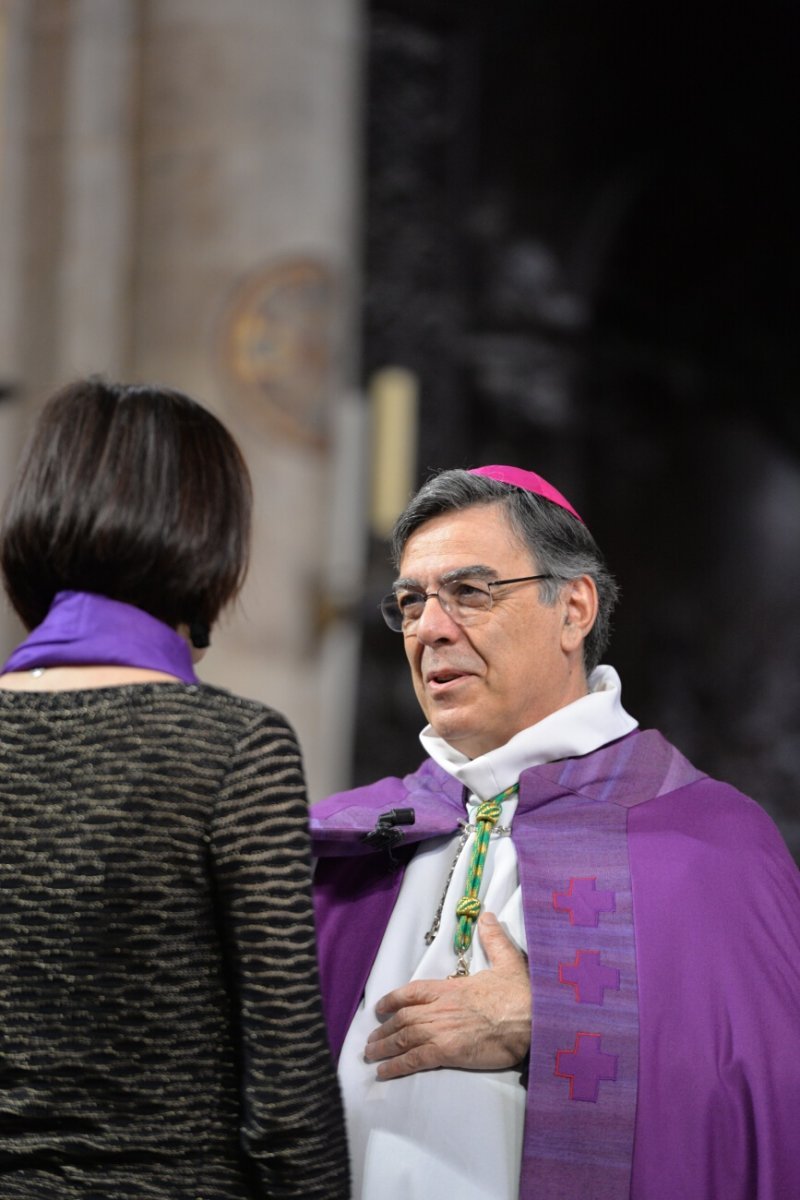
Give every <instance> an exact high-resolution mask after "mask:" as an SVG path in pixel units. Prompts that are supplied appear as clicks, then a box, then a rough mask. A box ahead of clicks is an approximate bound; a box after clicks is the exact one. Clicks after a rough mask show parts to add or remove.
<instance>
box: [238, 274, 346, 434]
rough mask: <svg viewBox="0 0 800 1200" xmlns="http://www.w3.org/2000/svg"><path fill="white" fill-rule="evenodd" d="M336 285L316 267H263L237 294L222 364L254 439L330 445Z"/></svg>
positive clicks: (245, 281) (331, 278)
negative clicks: (261, 435) (264, 436)
mask: <svg viewBox="0 0 800 1200" xmlns="http://www.w3.org/2000/svg"><path fill="white" fill-rule="evenodd" d="M334 292H335V287H334V277H333V272H332V271H331V269H330V268H329V267H328V266H326V265H325V264H324V263H322V262H319V261H316V260H314V259H288V260H283V261H280V262H276V263H273V264H271V265H269V266H267V267H264V268H262V269H260V270H258V271H256V272H255V273H254V274H252V275H251V276H249V277H248V278H246V279H245V280H244V282H243V283H242V284H241V285H240V286H239V288H238V289H237V290H236V291H235V293H234V295H233V298H232V301H231V303H230V304H229V306H228V308H227V310H226V313H225V317H224V320H223V346H222V358H223V362H224V365H225V370H226V375H227V376H228V378H229V379H230V378H232V379H233V381H234V383H235V384H236V388H235V398H238V404H239V406H240V408H241V409H242V416H243V418H244V420H246V421H247V423H248V425H249V426H250V427H251V428H253V429H254V430H256V431H259V430H262V431H265V432H267V433H268V434H269V435H271V436H274V434H275V433H276V431H280V432H283V433H284V435H286V436H288V437H293V438H298V439H300V440H302V441H304V442H307V443H309V444H311V445H315V446H323V445H325V442H326V439H327V433H328V411H329V408H330V403H329V402H330V396H331V390H332V383H333V365H334V361H333V360H334V316H335V312H334Z"/></svg>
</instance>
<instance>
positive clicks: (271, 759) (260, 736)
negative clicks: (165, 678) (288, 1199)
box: [210, 710, 349, 1200]
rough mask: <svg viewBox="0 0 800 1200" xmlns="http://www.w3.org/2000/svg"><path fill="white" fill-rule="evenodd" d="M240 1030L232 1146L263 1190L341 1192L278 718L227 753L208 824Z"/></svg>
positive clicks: (299, 779)
mask: <svg viewBox="0 0 800 1200" xmlns="http://www.w3.org/2000/svg"><path fill="white" fill-rule="evenodd" d="M210 842H211V854H212V859H213V868H214V873H215V876H216V888H217V896H218V904H219V906H220V910H221V911H220V918H221V921H220V923H221V926H222V929H223V931H224V934H223V936H224V937H225V940H226V953H227V957H228V961H229V964H230V967H229V970H230V974H231V977H232V978H231V981H230V983H231V991H232V994H233V997H234V1006H235V1010H236V1012H235V1016H236V1019H237V1022H238V1027H239V1039H240V1046H239V1052H240V1053H239V1056H240V1064H241V1082H240V1096H241V1114H242V1117H241V1128H240V1141H241V1146H242V1150H243V1153H244V1155H245V1157H246V1159H247V1160H248V1162H249V1164H250V1167H251V1172H252V1176H253V1179H254V1182H255V1180H257V1181H258V1185H259V1186H260V1188H261V1191H260V1192H258V1194H263V1195H264V1196H267V1195H269V1196H302V1197H305V1198H312V1197H319V1198H320V1200H322V1197H325V1200H337V1198H339V1197H341V1198H342V1200H345V1198H346V1197H347V1196H348V1195H349V1187H348V1183H349V1180H348V1165H347V1149H346V1140H345V1132H344V1120H343V1116H342V1107H341V1098H340V1094H339V1089H338V1083H337V1080H336V1076H335V1071H334V1067H333V1064H332V1059H331V1056H330V1051H329V1049H328V1044H327V1038H326V1034H325V1027H324V1022H323V1017H322V1009H321V1003H320V996H319V983H318V970H317V957H316V949H315V940H314V922H313V915H312V907H311V887H310V877H311V871H310V854H309V839H308V811H307V804H306V789H305V781H304V776H303V768H302V763H301V758H300V751H299V748H298V746H297V742H296V740H295V737H294V734H293V732H292V730H291V729H290V728H289V726H288V725H287V724H286V723H285V722H284V721H283V719H282V718H281V717H280V716H279V715H278V714H277V713H274V712H272V711H270V710H263V711H262V713H261V714H259V715H258V716H257V717H256V718H255V719H254V720H253V721H252V722H251V723H250V724H249V726H248V728H247V730H246V732H245V733H244V734H243V736H242V737H241V738H240V740H239V742H238V744H237V746H236V749H235V752H234V754H233V757H232V760H231V764H230V767H229V769H228V772H227V775H226V779H225V782H224V784H223V787H222V789H221V791H220V794H219V797H218V801H217V803H216V806H215V811H214V815H213V820H212V825H211V830H210Z"/></svg>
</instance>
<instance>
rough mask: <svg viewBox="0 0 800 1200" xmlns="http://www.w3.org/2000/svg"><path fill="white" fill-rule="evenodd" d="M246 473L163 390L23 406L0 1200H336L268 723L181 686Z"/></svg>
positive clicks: (4, 558)
mask: <svg viewBox="0 0 800 1200" xmlns="http://www.w3.org/2000/svg"><path fill="white" fill-rule="evenodd" d="M250 509H251V495H250V481H249V476H248V473H247V468H246V466H245V463H244V461H243V459H242V456H241V453H240V451H239V449H238V448H237V446H236V444H235V442H234V441H233V439H232V437H231V436H230V434H229V433H228V432H227V430H226V429H225V428H224V426H223V425H222V424H221V423H220V422H219V421H218V420H217V419H216V417H214V416H212V414H211V413H209V412H207V411H206V410H205V409H204V408H202V407H201V406H200V405H199V404H197V403H196V402H195V401H193V400H191V399H189V398H188V397H187V396H184V395H182V394H181V393H179V392H176V391H172V390H169V389H167V388H161V387H149V386H127V385H122V384H111V383H106V382H104V381H103V380H101V379H97V378H92V379H88V380H85V381H82V382H78V383H74V384H72V385H70V386H68V387H65V388H64V389H63V390H61V391H59V392H58V393H56V395H55V396H53V397H52V398H51V399H50V400H49V402H48V403H47V404H46V405H45V407H44V409H43V411H42V412H41V415H40V417H39V420H38V422H37V424H36V426H35V428H34V431H33V434H32V437H31V440H30V442H29V444H28V446H27V449H26V451H25V453H24V456H23V459H22V462H21V465H20V470H19V475H18V478H17V480H16V483H15V484H14V485H13V487H12V489H11V492H10V495H9V497H8V500H7V503H6V507H5V513H4V517H3V522H2V528H1V529H0V563H1V564H2V571H3V576H4V581H5V586H6V590H7V592H8V596H9V598H10V600H11V603H12V604H13V606H14V608H15V609H16V611H17V613H18V614H19V616H20V617H21V619H22V621H23V623H24V624H25V625H26V627H27V628H28V630H29V631H30V633H29V636H28V637H27V638H26V640H25V641H24V642H23V643H22V644H21V645H20V646H19V647H17V649H16V650H15V651H14V652H13V653H12V655H11V657H10V658H9V660H8V662H7V663H6V664H5V666H4V667H3V669H2V675H0V846H2V852H0V879H1V880H2V892H0V895H1V896H2V904H1V908H0V1031H2V1048H1V1049H0V1195H2V1197H3V1200H13V1198H15V1197H27V1198H34V1197H36V1198H38V1197H42V1198H44V1197H47V1198H48V1200H50V1198H52V1197H54V1196H58V1197H59V1200H71V1198H73V1197H74V1198H78V1197H81V1198H85V1200H88V1198H89V1197H90V1196H91V1197H99V1196H102V1197H104V1200H117V1198H120V1200H122V1198H126V1197H134V1196H135V1197H154V1198H155V1197H158V1198H159V1200H164V1198H167V1197H169V1198H170V1200H201V1198H204V1200H228V1198H230V1200H233V1198H236V1200H240V1198H244V1197H248V1198H255V1197H266V1196H282V1197H283V1196H296V1197H304V1198H308V1197H319V1198H320V1200H322V1198H323V1197H324V1198H325V1200H331V1198H332V1197H333V1198H341V1200H345V1198H346V1197H347V1196H348V1194H349V1179H348V1166H347V1151H346V1144H345V1133H344V1124H343V1118H342V1110H341V1102H340V1096H339V1090H338V1084H337V1082H336V1077H335V1073H334V1068H333V1065H332V1061H331V1057H330V1053H329V1050H328V1045H327V1039H326V1034H325V1028H324V1023H323V1018H322V1010H321V1004H320V998H319V991H318V977H317V963H316V952H315V941H314V924H313V917H312V909H311V899H310V857H309V842H308V834H307V809H306V792H305V781H304V775H303V768H302V763H301V758H300V752H299V749H298V746H297V742H296V740H295V736H294V733H293V732H292V730H291V728H290V727H289V725H288V724H287V723H286V720H285V719H284V718H283V717H282V716H281V715H280V714H279V713H277V712H275V711H274V710H272V709H270V708H267V707H265V706H263V705H261V704H258V703H256V702H255V701H252V700H245V699H242V698H240V697H237V696H234V695H231V694H230V693H228V692H225V691H222V690H220V689H217V688H213V687H209V686H206V685H204V684H201V683H200V682H199V681H198V679H197V677H196V676H195V673H194V666H193V660H194V661H196V659H197V657H199V655H200V653H201V652H202V647H203V646H204V645H207V644H208V633H209V630H210V629H211V627H212V626H213V625H214V622H215V621H216V619H217V617H218V615H219V613H220V611H221V609H222V608H223V607H224V606H225V605H227V604H229V603H230V602H231V601H232V600H233V599H234V597H235V596H236V595H237V593H238V591H239V589H240V587H241V584H242V582H243V579H244V575H245V571H246V568H247V557H248V545H249V530H250Z"/></svg>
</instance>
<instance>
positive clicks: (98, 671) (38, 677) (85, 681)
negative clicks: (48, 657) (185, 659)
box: [0, 664, 181, 692]
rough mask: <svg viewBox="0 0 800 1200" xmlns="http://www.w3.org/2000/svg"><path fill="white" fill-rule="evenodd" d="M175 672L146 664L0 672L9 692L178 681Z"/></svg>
mask: <svg viewBox="0 0 800 1200" xmlns="http://www.w3.org/2000/svg"><path fill="white" fill-rule="evenodd" d="M180 682H181V681H180V679H178V677H177V676H176V675H169V674H167V672H166V671H153V670H150V669H149V668H148V667H122V666H115V665H108V666H106V665H93V664H86V665H81V666H60V667H36V668H34V669H33V670H32V671H9V672H8V674H6V675H0V689H3V690H4V691H9V692H73V691H83V690H85V689H91V688H104V687H122V686H123V685H124V684H126V683H180Z"/></svg>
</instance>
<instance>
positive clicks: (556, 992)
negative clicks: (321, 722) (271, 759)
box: [311, 731, 800, 1200]
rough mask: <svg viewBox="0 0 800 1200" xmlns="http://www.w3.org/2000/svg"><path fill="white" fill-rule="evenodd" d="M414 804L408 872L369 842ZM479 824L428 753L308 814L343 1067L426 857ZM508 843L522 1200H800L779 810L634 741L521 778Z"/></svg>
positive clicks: (798, 945) (653, 738)
mask: <svg viewBox="0 0 800 1200" xmlns="http://www.w3.org/2000/svg"><path fill="white" fill-rule="evenodd" d="M398 807H402V808H406V807H409V808H414V810H415V814H416V822H415V824H414V825H413V826H410V827H407V828H404V829H403V833H404V834H405V837H404V841H403V843H402V844H401V845H400V846H399V847H398V848H397V849H395V850H394V852H393V853H394V857H395V859H396V861H397V865H396V866H395V867H392V864H391V863H390V862H389V860H388V857H387V854H386V853H385V852H373V851H370V850H369V848H368V847H367V846H365V845H364V843H363V842H362V840H361V838H362V836H363V834H364V833H366V832H369V831H371V830H372V829H373V828H374V827H375V824H376V820H377V817H378V816H379V815H380V814H381V813H383V812H386V811H388V810H389V809H392V808H398ZM463 812H464V807H463V792H462V789H461V786H460V785H459V784H458V783H457V782H456V781H455V780H454V779H452V777H450V776H449V775H448V774H447V773H446V772H445V771H444V770H442V769H441V768H440V767H438V766H437V765H436V764H435V763H433V762H431V761H430V760H427V761H426V762H425V763H424V764H423V766H422V767H421V769H420V770H419V771H418V772H416V773H415V774H414V775H411V776H408V777H406V778H405V779H402V780H401V779H385V780H382V781H380V782H379V783H377V784H375V785H373V786H369V787H366V788H359V789H356V790H354V791H352V792H348V793H341V794H339V795H337V796H332V797H330V798H329V799H327V800H325V801H322V802H321V803H320V804H318V805H315V806H314V807H313V808H312V815H311V830H312V837H313V838H314V852H315V853H316V854H317V855H318V856H319V857H320V861H319V863H318V866H317V880H316V885H315V886H316V903H317V913H318V930H319V948H320V966H321V971H322V982H323V992H324V1000H325V1006H326V1016H327V1019H328V1022H329V1029H330V1034H331V1041H332V1044H333V1046H334V1051H335V1053H337V1054H338V1052H339V1050H340V1049H341V1044H342V1041H343V1039H344V1036H345V1034H346V1032H347V1029H348V1027H349V1024H350V1022H351V1020H352V1017H353V1014H354V1013H355V1010H356V1008H357V1006H358V1004H359V1002H360V999H361V996H362V994H363V990H364V985H365V983H366V980H367V977H368V975H369V972H370V970H371V968H372V964H373V962H374V959H375V955H376V953H377V950H378V947H379V945H380V941H381V938H382V936H383V931H384V929H385V927H386V923H387V922H388V919H389V916H390V914H391V911H392V908H393V906H394V903H395V901H396V899H397V894H398V892H399V889H400V883H401V881H402V872H403V866H404V864H405V862H407V861H408V857H409V855H410V854H411V853H413V850H414V844H415V843H418V842H419V841H422V840H425V839H427V838H430V837H437V836H441V835H442V834H446V833H455V832H456V830H457V822H458V819H459V818H460V817H461V818H463ZM512 839H513V841H514V844H515V847H516V851H517V856H518V862H519V875H520V884H521V887H522V893H523V908H524V915H525V928H526V936H527V942H528V958H529V962H530V971H531V989H532V994H533V1021H532V1040H531V1051H530V1068H529V1076H528V1100H527V1110H526V1118H525V1131H524V1148H523V1161H522V1164H521V1176H520V1197H521V1200H563V1198H564V1197H570V1198H572V1197H575V1198H577V1197H587V1198H589V1197H591V1200H628V1198H632V1200H675V1197H677V1196H679V1197H681V1200H710V1198H711V1197H723V1196H724V1197H725V1200H777V1198H778V1197H783V1196H786V1197H789V1196H798V1197H800V1138H798V1137H797V1134H796V1123H797V1113H798V1112H800V1020H798V1013H800V874H799V873H798V871H797V868H796V866H795V864H794V863H793V862H792V860H791V858H790V856H789V854H788V851H787V850H786V847H785V845H784V843H783V841H782V839H781V837H780V834H779V833H778V831H777V829H776V828H775V826H774V825H773V823H772V821H771V820H770V818H769V817H768V816H767V815H766V813H765V812H764V811H763V810H762V809H761V808H760V807H759V806H758V805H757V804H756V803H755V802H754V801H752V800H750V799H748V798H747V797H745V796H742V795H741V793H739V792H737V791H735V790H734V789H733V788H731V787H728V786H727V785H726V784H723V783H719V782H717V781H715V780H712V779H709V778H708V777H707V776H704V775H702V774H701V773H700V772H699V771H697V770H696V769H695V768H694V767H692V766H691V764H690V763H688V762H687V761H686V759H685V758H683V757H682V756H681V755H680V753H679V752H678V751H677V750H676V749H675V748H674V747H672V746H670V745H669V744H668V743H667V742H666V741H664V739H663V738H662V737H661V736H660V734H657V733H655V732H652V731H650V732H646V733H641V732H634V733H631V734H629V735H628V736H627V737H624V738H621V739H620V740H619V741H616V742H613V743H611V744H609V745H608V746H605V747H603V748H601V749H600V750H597V751H595V752H594V753H591V754H587V755H585V756H583V757H581V758H573V759H565V760H562V761H559V762H554V763H547V764H544V765H542V766H538V767H533V768H531V769H530V770H528V771H525V772H523V774H522V776H521V778H520V798H519V804H518V808H517V811H516V814H515V817H514V820H513V822H512ZM385 1086H388V1087H390V1086H391V1081H389V1082H388V1083H387V1084H386V1085H385Z"/></svg>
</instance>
